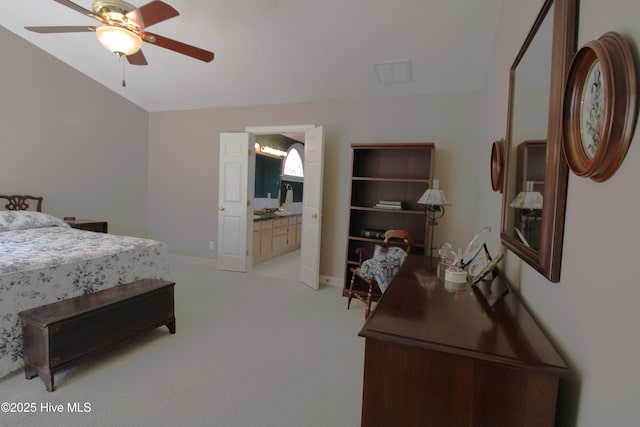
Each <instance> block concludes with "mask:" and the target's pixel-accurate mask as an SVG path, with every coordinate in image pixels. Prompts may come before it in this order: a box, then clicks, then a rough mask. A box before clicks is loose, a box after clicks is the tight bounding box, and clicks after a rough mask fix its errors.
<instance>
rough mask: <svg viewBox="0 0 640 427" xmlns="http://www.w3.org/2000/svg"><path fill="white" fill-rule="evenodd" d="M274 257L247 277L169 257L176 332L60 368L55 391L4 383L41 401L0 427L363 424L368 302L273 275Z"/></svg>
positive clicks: (3, 416)
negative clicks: (349, 303) (364, 327)
mask: <svg viewBox="0 0 640 427" xmlns="http://www.w3.org/2000/svg"><path fill="white" fill-rule="evenodd" d="M289 260H290V257H289V258H285V261H289ZM277 264H278V262H277V261H273V262H270V263H269V264H265V265H264V266H258V267H257V268H256V270H255V271H254V272H253V273H247V274H244V273H232V272H224V271H219V270H217V269H216V268H215V264H214V263H213V262H209V261H203V260H194V259H189V258H181V257H172V260H171V276H172V277H171V279H172V280H175V281H176V283H177V284H176V325H177V326H176V327H177V333H176V334H175V335H171V334H169V332H168V330H167V329H166V328H164V327H163V328H160V329H157V330H155V331H153V332H151V333H149V334H147V335H145V336H144V337H141V338H139V339H137V340H135V341H134V342H131V343H129V344H126V345H125V346H123V347H120V348H118V349H115V350H112V351H109V352H108V353H106V354H103V355H101V356H99V357H97V358H94V359H91V360H88V361H85V362H83V363H82V364H80V365H77V366H76V367H71V368H69V369H67V370H65V371H63V372H60V373H59V374H57V375H56V390H55V391H54V392H53V393H49V392H47V391H46V390H45V388H44V384H43V383H42V381H41V380H40V379H39V378H37V377H36V378H34V379H32V380H30V381H28V380H26V379H25V378H24V374H23V372H22V371H19V372H16V373H14V374H12V375H11V376H9V377H7V378H5V379H2V380H0V403H1V402H14V403H16V404H27V405H29V404H35V405H33V406H35V408H36V410H35V412H34V413H0V426H3V427H4V426H20V427H23V426H47V427H52V426H66V427H74V426H214V427H233V426H242V427H253V426H261V427H267V426H273V427H289V426H290V427H305V426H318V427H320V426H321V427H334V426H335V427H340V426H345V427H347V426H349V427H351V426H358V425H360V410H361V396H362V368H363V359H364V339H363V338H360V337H358V335H357V334H358V332H359V330H360V328H361V327H362V324H363V322H364V315H363V313H364V310H363V307H362V304H359V303H358V302H357V301H356V302H354V304H352V308H351V310H347V309H346V300H345V299H344V298H343V297H342V296H341V289H338V288H333V287H321V289H320V290H318V291H314V290H312V289H310V288H308V287H307V286H305V285H303V284H301V283H300V282H298V281H297V280H295V279H287V278H282V277H272V276H275V275H277V274H275V273H274V271H277ZM285 264H291V263H290V262H289V263H285ZM285 264H283V265H285ZM293 265H296V264H295V263H294V264H293ZM286 268H289V267H283V269H286ZM296 268H297V267H296ZM285 276H286V275H285ZM289 277H291V275H290V276H289ZM76 403H77V405H76V407H80V408H82V409H89V411H88V412H83V413H78V412H75V413H73V412H70V411H69V406H72V407H73V406H74V404H76ZM85 403H86V404H88V405H89V406H88V407H87V406H85ZM48 404H51V405H53V406H57V405H62V407H63V411H62V413H58V412H56V413H53V412H47V411H46V407H47V405H48Z"/></svg>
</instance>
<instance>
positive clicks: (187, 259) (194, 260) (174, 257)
mask: <svg viewBox="0 0 640 427" xmlns="http://www.w3.org/2000/svg"><path fill="white" fill-rule="evenodd" d="M172 261H173V262H180V263H183V264H191V265H202V266H206V267H214V268H218V260H217V259H215V258H199V257H194V256H188V255H180V254H174V253H169V262H170V263H171V262H172Z"/></svg>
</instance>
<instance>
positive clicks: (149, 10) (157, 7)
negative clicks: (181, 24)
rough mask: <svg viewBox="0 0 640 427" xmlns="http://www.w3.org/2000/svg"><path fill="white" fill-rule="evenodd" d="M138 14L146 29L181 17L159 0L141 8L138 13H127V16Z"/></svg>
mask: <svg viewBox="0 0 640 427" xmlns="http://www.w3.org/2000/svg"><path fill="white" fill-rule="evenodd" d="M136 13H137V14H139V15H140V16H141V17H142V23H143V24H144V27H145V28H146V27H150V26H152V25H153V24H157V23H158V22H162V21H166V20H167V19H169V18H173V17H176V16H178V15H179V13H178V11H177V10H175V9H174V8H173V7H171V6H169V5H168V4H166V3H165V2H162V1H159V0H158V1H152V2H150V3H147V4H145V5H144V6H140V7H139V8H138V10H137V11H136V10H134V11H132V12H129V13H127V16H129V15H130V14H136Z"/></svg>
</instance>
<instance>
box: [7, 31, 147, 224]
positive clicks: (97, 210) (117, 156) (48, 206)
mask: <svg viewBox="0 0 640 427" xmlns="http://www.w3.org/2000/svg"><path fill="white" fill-rule="evenodd" d="M0 52H2V58H3V59H2V68H1V69H2V75H1V77H0V131H1V132H2V133H1V135H0V193H2V194H4V193H10V194H16V193H17V194H32V195H40V196H43V197H44V206H43V210H44V211H45V212H47V213H50V214H53V215H56V216H59V217H62V216H76V217H78V218H92V219H101V220H106V221H109V225H110V231H112V232H115V233H121V234H131V235H139V236H144V235H145V234H146V231H147V143H148V113H147V112H146V111H145V110H143V109H142V108H139V107H137V106H136V105H134V104H132V103H130V102H129V101H126V100H124V99H123V98H122V97H121V96H119V95H117V94H115V93H114V92H112V91H110V90H108V89H106V88H104V87H103V86H100V85H98V84H96V82H95V81H93V80H91V79H89V78H87V77H86V76H85V75H83V74H81V73H79V72H78V71H76V70H74V69H71V68H70V67H68V66H67V65H65V64H64V63H62V62H60V61H59V60H57V59H55V58H53V57H52V56H50V55H48V54H46V53H44V52H43V51H41V50H40V49H37V48H35V47H33V46H32V45H31V44H29V43H27V42H26V41H24V40H22V39H20V38H18V37H17V36H15V35H14V34H13V33H11V32H9V31H7V30H6V29H4V28H3V27H0ZM114 61H116V59H115V58H114ZM116 64H117V62H116Z"/></svg>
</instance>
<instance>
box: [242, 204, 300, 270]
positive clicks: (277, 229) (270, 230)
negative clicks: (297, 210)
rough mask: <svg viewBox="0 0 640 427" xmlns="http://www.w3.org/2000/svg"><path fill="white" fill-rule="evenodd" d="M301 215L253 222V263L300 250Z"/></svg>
mask: <svg viewBox="0 0 640 427" xmlns="http://www.w3.org/2000/svg"><path fill="white" fill-rule="evenodd" d="M301 234H302V215H289V216H283V217H280V218H273V219H258V220H255V221H253V263H254V264H255V263H257V262H261V261H266V260H268V259H270V258H274V257H276V256H279V255H282V254H285V253H287V252H290V251H293V250H296V249H299V248H300V243H301V241H302V237H301Z"/></svg>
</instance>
